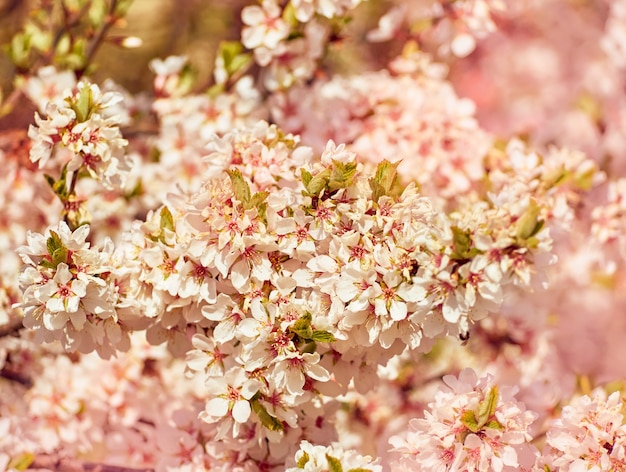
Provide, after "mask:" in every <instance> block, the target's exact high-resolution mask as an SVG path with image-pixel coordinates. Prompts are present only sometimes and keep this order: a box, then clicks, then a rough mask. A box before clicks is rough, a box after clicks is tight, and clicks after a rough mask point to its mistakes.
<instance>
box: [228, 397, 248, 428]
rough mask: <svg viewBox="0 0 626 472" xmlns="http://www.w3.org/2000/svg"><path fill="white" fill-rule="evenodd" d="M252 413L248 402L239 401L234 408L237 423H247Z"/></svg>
mask: <svg viewBox="0 0 626 472" xmlns="http://www.w3.org/2000/svg"><path fill="white" fill-rule="evenodd" d="M251 412H252V409H251V408H250V403H248V401H247V400H238V401H236V402H235V406H233V412H232V414H233V418H234V420H235V421H236V422H237V423H245V422H246V421H248V418H250V413H251Z"/></svg>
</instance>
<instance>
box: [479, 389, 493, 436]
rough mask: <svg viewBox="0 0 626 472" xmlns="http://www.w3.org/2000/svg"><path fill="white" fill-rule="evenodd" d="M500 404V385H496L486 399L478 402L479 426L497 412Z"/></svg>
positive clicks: (484, 423)
mask: <svg viewBox="0 0 626 472" xmlns="http://www.w3.org/2000/svg"><path fill="white" fill-rule="evenodd" d="M497 406H498V386H497V385H494V386H493V387H491V389H490V390H489V393H488V394H487V396H486V397H485V399H484V400H483V401H482V402H480V403H479V404H478V418H477V421H478V428H479V429H480V428H482V427H483V426H484V425H486V424H487V422H488V421H489V419H490V418H491V417H492V416H493V415H494V414H495V412H496V408H497Z"/></svg>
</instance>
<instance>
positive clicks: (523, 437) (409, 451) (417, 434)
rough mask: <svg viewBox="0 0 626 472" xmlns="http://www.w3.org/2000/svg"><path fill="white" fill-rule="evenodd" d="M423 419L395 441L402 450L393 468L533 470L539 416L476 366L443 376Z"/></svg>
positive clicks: (415, 421)
mask: <svg viewBox="0 0 626 472" xmlns="http://www.w3.org/2000/svg"><path fill="white" fill-rule="evenodd" d="M443 381H444V382H445V384H446V386H447V388H443V389H441V390H440V391H439V392H438V393H436V394H435V399H434V401H433V402H432V403H430V404H429V405H428V410H427V411H426V412H425V417H424V418H423V419H413V420H411V421H410V429H409V431H408V432H407V434H406V437H401V436H394V437H392V438H391V439H390V444H391V445H392V446H393V447H394V450H395V451H397V452H400V453H402V457H401V459H399V461H398V462H397V463H396V465H395V466H394V468H393V470H407V471H408V470H465V471H484V472H486V471H494V472H502V471H514V470H520V468H521V469H522V470H529V469H530V467H532V466H533V465H534V463H535V461H536V457H537V455H538V452H537V450H536V449H535V448H534V446H532V445H531V444H530V440H531V439H532V436H531V434H530V429H529V427H530V425H531V424H532V422H533V421H534V419H535V417H536V415H535V414H534V413H532V412H530V411H526V409H525V407H524V405H522V404H521V403H518V402H517V401H516V400H515V398H514V394H515V391H514V390H512V389H504V388H502V389H499V388H498V387H497V386H496V385H494V384H493V380H492V378H491V377H490V376H486V377H482V378H480V379H478V377H477V376H476V373H475V372H474V371H472V370H471V369H465V370H464V371H462V372H461V373H460V374H459V377H458V378H457V377H455V376H452V375H447V376H445V377H444V378H443Z"/></svg>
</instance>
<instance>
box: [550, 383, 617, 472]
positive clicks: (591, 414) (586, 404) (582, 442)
mask: <svg viewBox="0 0 626 472" xmlns="http://www.w3.org/2000/svg"><path fill="white" fill-rule="evenodd" d="M546 444H547V447H546V448H545V449H544V452H543V456H542V460H543V462H544V464H545V467H547V470H594V471H595V470H598V471H600V470H615V471H618V470H625V469H626V426H624V402H623V400H622V398H621V395H620V392H613V393H612V394H611V395H608V394H607V393H606V391H604V390H602V389H596V390H594V392H593V393H592V394H591V395H590V396H588V395H583V396H581V397H579V398H577V399H575V400H574V401H573V402H572V403H570V404H569V405H566V406H564V407H563V412H562V413H561V417H560V418H559V419H557V420H555V421H554V422H553V424H552V425H551V427H550V429H549V430H548V433H547V438H546Z"/></svg>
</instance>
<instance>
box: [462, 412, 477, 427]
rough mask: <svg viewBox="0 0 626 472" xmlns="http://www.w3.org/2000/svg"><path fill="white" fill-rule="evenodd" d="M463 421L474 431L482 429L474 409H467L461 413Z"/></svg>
mask: <svg viewBox="0 0 626 472" xmlns="http://www.w3.org/2000/svg"><path fill="white" fill-rule="evenodd" d="M461 423H463V424H464V425H465V427H466V428H467V429H469V430H470V431H471V432H472V433H477V432H478V431H480V426H478V421H476V416H475V415H474V412H473V411H472V410H465V411H464V412H463V414H462V415H461Z"/></svg>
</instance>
